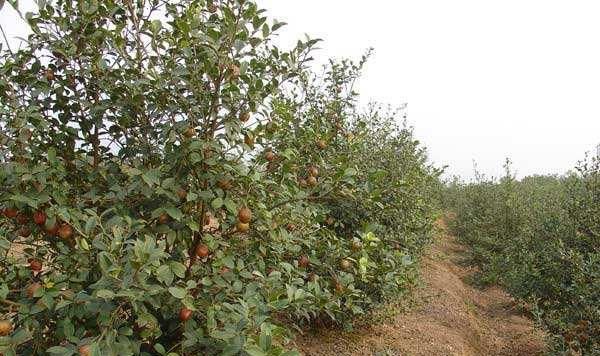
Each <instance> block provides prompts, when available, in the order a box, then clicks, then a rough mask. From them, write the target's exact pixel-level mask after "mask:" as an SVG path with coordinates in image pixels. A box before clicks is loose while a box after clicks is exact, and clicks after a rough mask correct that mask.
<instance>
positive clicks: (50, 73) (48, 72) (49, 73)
mask: <svg viewBox="0 0 600 356" xmlns="http://www.w3.org/2000/svg"><path fill="white" fill-rule="evenodd" d="M44 77H45V78H46V80H47V81H49V82H51V81H53V80H54V79H55V75H54V71H53V70H52V69H50V68H48V69H46V71H45V72H44Z"/></svg>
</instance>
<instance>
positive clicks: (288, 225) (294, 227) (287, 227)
mask: <svg viewBox="0 0 600 356" xmlns="http://www.w3.org/2000/svg"><path fill="white" fill-rule="evenodd" d="M285 228H286V230H287V231H289V232H292V231H294V230H296V225H294V224H292V223H288V224H287V225H286V226H285Z"/></svg>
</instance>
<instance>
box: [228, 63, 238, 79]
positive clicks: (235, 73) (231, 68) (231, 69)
mask: <svg viewBox="0 0 600 356" xmlns="http://www.w3.org/2000/svg"><path fill="white" fill-rule="evenodd" d="M229 72H230V75H231V79H237V78H238V77H239V76H240V67H238V66H236V65H235V64H231V65H230V66H229Z"/></svg>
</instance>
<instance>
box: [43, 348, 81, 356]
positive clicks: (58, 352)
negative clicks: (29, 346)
mask: <svg viewBox="0 0 600 356" xmlns="http://www.w3.org/2000/svg"><path fill="white" fill-rule="evenodd" d="M46 352H48V353H50V354H53V355H61V356H68V355H73V354H74V353H75V351H74V350H70V349H67V348H66V347H62V346H52V347H51V348H49V349H47V350H46Z"/></svg>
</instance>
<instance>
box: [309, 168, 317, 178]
mask: <svg viewBox="0 0 600 356" xmlns="http://www.w3.org/2000/svg"><path fill="white" fill-rule="evenodd" d="M308 175H309V176H311V177H318V176H319V169H318V168H317V167H315V166H311V167H309V168H308Z"/></svg>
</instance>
